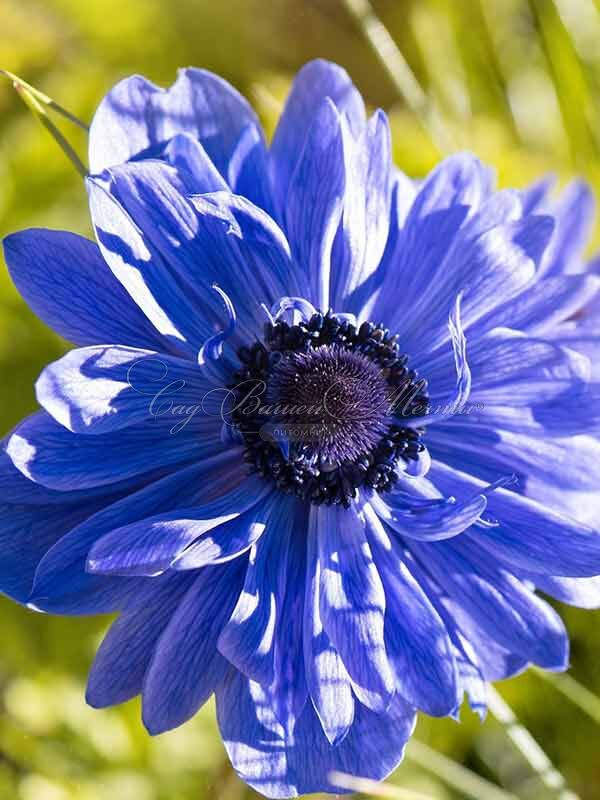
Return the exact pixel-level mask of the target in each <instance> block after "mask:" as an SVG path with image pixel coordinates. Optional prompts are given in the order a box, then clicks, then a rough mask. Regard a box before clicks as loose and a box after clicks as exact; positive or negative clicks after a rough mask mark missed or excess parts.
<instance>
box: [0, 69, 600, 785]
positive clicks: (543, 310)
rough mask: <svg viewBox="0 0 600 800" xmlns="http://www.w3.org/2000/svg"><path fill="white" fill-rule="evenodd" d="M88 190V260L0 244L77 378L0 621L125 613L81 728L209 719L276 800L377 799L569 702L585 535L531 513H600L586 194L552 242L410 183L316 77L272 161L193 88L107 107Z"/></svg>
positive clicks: (34, 446) (348, 99)
mask: <svg viewBox="0 0 600 800" xmlns="http://www.w3.org/2000/svg"><path fill="white" fill-rule="evenodd" d="M90 166H91V170H92V177H90V178H89V179H88V181H87V186H88V191H89V197H90V208H91V215H92V221H93V225H94V230H95V235H96V240H97V244H95V243H92V242H90V241H87V240H86V239H82V238H80V237H78V236H74V235H73V234H69V233H65V232H60V231H48V230H30V231H24V232H22V233H18V234H14V235H12V236H10V237H8V238H7V239H6V240H5V243H4V244H5V253H6V258H7V262H8V265H9V268H10V270H11V274H12V276H13V279H14V281H15V283H16V285H17V287H18V288H19V290H20V291H21V293H22V294H23V296H24V297H25V299H26V300H27V301H28V302H29V304H30V306H31V307H32V309H33V310H34V311H35V312H36V313H37V314H38V315H39V316H40V317H41V318H42V319H43V320H45V321H46V322H47V323H48V324H49V325H51V327H53V328H54V329H55V330H56V331H57V332H58V333H60V334H61V335H62V336H64V337H65V338H66V339H68V340H70V341H71V342H73V343H74V344H75V345H76V349H74V350H72V351H71V352H69V353H68V354H67V355H66V356H64V357H63V358H62V359H60V360H59V361H57V362H56V363H54V364H51V365H50V366H48V367H47V368H46V369H45V370H44V371H43V372H42V374H41V376H40V378H39V380H38V383H37V387H36V388H37V397H38V400H39V402H40V405H41V406H42V409H43V410H42V411H40V412H38V413H37V414H34V415H33V416H31V417H29V418H28V419H26V420H25V421H23V422H22V423H21V424H20V425H19V426H18V427H17V429H16V430H15V431H14V432H13V433H12V434H11V435H10V436H8V437H7V439H6V443H5V452H4V455H3V459H2V464H1V468H2V469H1V475H0V479H1V480H2V485H3V490H4V503H5V505H4V507H3V519H4V528H3V530H2V564H3V566H2V571H1V574H0V577H1V581H0V587H1V588H2V590H3V591H4V592H5V593H7V594H8V595H10V596H11V597H13V598H15V599H16V600H17V601H19V602H22V603H28V604H29V605H30V606H32V607H35V608H37V609H39V610H43V611H46V612H49V613H62V614H87V613H99V612H114V611H119V612H120V616H119V618H118V620H117V621H116V622H115V623H114V624H113V626H112V627H111V629H110V631H109V633H108V635H107V637H106V639H105V640H104V642H103V643H102V645H101V647H100V650H99V652H98V655H97V657H96V660H95V663H94V665H93V667H92V671H91V675H90V679H89V685H88V693H87V696H88V701H89V702H90V703H91V704H92V705H94V706H99V707H102V706H108V705H112V704H115V703H120V702H123V701H124V700H127V699H129V698H130V697H133V696H135V695H137V694H140V693H141V695H142V702H143V718H144V722H145V724H146V726H147V728H148V730H149V731H150V732H151V733H160V732H161V731H165V730H168V729H170V728H173V727H175V726H177V725H180V724H181V723H183V722H184V721H186V720H187V719H189V718H190V717H191V716H193V715H194V714H195V713H196V711H197V710H198V708H200V706H201V705H202V704H203V703H204V702H206V700H207V699H208V698H209V697H210V696H211V695H212V694H213V693H214V694H216V701H217V714H218V719H219V725H220V728H221V733H222V736H223V739H224V742H225V745H226V747H227V751H228V753H229V756H230V758H231V760H232V762H233V765H234V767H235V769H236V770H237V772H238V773H239V774H240V775H241V776H242V778H244V780H246V781H247V782H248V783H250V784H251V785H252V786H254V787H256V788H257V789H258V791H260V792H262V793H263V794H265V795H267V796H270V797H292V796H297V795H299V794H303V793H307V792H312V791H332V792H337V791H339V790H338V788H337V787H336V786H335V785H333V784H332V783H331V777H330V776H331V774H332V773H333V772H334V771H336V770H337V771H342V772H351V773H354V774H356V775H360V776H362V777H369V778H375V779H380V778H383V777H384V776H385V775H387V774H388V773H389V772H390V771H391V770H392V769H393V768H394V767H395V766H396V765H397V764H398V762H399V761H400V760H401V758H402V753H403V750H404V746H405V744H406V742H407V740H408V738H409V737H410V735H411V732H412V730H413V726H414V720H415V714H416V712H417V711H419V710H421V711H424V712H426V713H428V714H432V715H435V716H444V715H455V716H456V715H458V713H459V708H460V706H461V703H462V700H463V696H464V695H466V696H467V698H468V700H469V702H470V704H471V706H472V707H473V708H474V709H475V710H477V711H478V712H479V713H480V714H482V715H483V714H484V713H485V684H486V682H487V681H491V680H496V679H500V678H504V677H507V676H509V675H513V674H515V673H516V672H518V671H520V670H522V669H523V668H524V667H525V666H526V665H527V664H529V663H534V664H538V665H539V666H541V667H544V668H547V669H551V670H560V669H565V668H566V666H567V663H568V640H567V636H566V632H565V629H564V627H563V624H562V622H561V620H560V618H559V617H558V615H557V613H556V612H555V611H554V610H553V609H552V608H551V607H550V606H549V605H547V604H546V603H545V602H544V600H542V599H541V598H540V596H539V595H538V594H537V593H536V589H539V590H541V591H543V592H545V593H548V594H550V595H554V596H557V597H559V598H562V599H568V600H569V601H570V602H573V603H575V604H580V605H586V606H591V605H594V604H600V585H599V580H598V578H596V577H595V576H597V575H598V574H599V573H600V534H599V533H598V532H597V531H596V530H592V529H591V528H589V527H588V526H587V525H585V524H583V523H582V522H578V521H576V520H574V519H572V518H571V517H569V516H568V515H566V514H564V513H563V512H562V511H560V510H556V509H555V508H554V506H553V501H552V502H550V494H548V492H550V490H552V491H554V490H555V489H556V487H562V489H573V490H577V491H580V490H592V489H593V490H596V489H597V487H598V485H599V484H600V443H599V442H598V440H597V439H596V438H594V436H593V435H590V434H593V433H595V432H596V430H597V421H598V420H597V416H598V415H597V404H596V403H595V402H594V398H595V392H596V389H595V388H594V387H595V384H594V383H593V381H592V376H591V368H590V359H589V358H588V356H587V354H586V352H584V349H583V348H579V347H578V346H577V344H576V343H575V342H574V341H573V337H571V336H570V334H569V331H570V330H571V329H570V328H569V327H568V326H569V322H568V320H570V319H573V318H574V316H576V314H577V312H578V310H579V309H580V308H582V307H583V306H584V305H586V304H587V303H588V302H590V301H591V299H592V297H593V296H594V295H595V294H596V293H597V291H598V279H597V278H596V277H595V276H593V275H590V274H583V273H580V272H578V271H574V270H573V268H572V265H573V264H575V263H576V262H578V261H579V260H580V253H581V248H582V246H583V242H582V238H583V236H582V235H580V229H579V227H577V226H578V224H579V222H578V221H579V220H580V219H581V215H579V214H578V211H577V209H578V203H581V202H583V201H582V200H581V197H583V195H584V194H585V190H583V189H577V190H575V194H574V195H569V196H567V199H566V201H565V202H564V204H563V207H562V208H552V207H548V208H546V207H545V206H540V196H541V194H542V192H541V190H540V188H539V187H534V188H532V189H531V190H529V191H525V192H519V191H502V192H495V191H494V188H493V175H492V173H491V171H490V170H489V169H488V168H487V167H485V166H484V165H482V164H481V163H480V162H479V161H478V160H477V159H476V158H475V157H473V156H471V155H469V154H458V155H455V156H452V157H450V158H448V159H446V160H445V161H443V162H442V163H441V164H440V165H439V166H438V167H437V168H436V169H435V170H433V172H432V173H431V174H430V175H429V176H427V178H426V179H425V180H423V181H422V182H421V183H420V184H417V183H414V182H413V181H411V180H409V179H408V178H406V177H405V176H404V175H402V174H401V173H400V172H399V171H398V170H396V169H395V168H394V167H393V165H392V161H391V154H390V134H389V129H388V123H387V120H386V117H385V115H384V114H383V113H382V112H377V113H376V114H375V115H374V116H372V117H371V118H370V119H367V118H366V117H365V111H364V107H363V103H362V100H361V98H360V95H359V94H358V92H357V90H356V89H355V88H354V86H353V85H352V83H351V82H350V80H349V78H348V76H347V75H346V73H345V72H344V71H343V70H342V69H340V68H339V67H336V66H334V65H331V64H328V63H325V62H321V61H316V62H313V63H311V64H308V65H307V66H306V67H305V68H304V69H303V70H302V71H301V72H300V73H299V75H298V76H297V78H296V81H295V83H294V86H293V88H292V91H291V93H290V96H289V98H288V101H287V103H286V106H285V109H284V111H283V114H282V116H281V120H280V122H279V125H278V127H277V130H276V133H275V136H274V138H273V141H272V143H271V145H270V146H267V144H266V142H265V139H264V137H263V134H262V132H261V128H260V125H259V122H258V120H257V118H256V116H255V114H254V113H253V111H252V110H251V108H250V107H249V105H248V104H247V102H246V101H245V100H244V99H243V98H242V97H241V96H240V95H239V94H238V93H237V92H236V91H235V90H234V89H232V88H231V87H230V86H229V85H228V84H226V83H225V82H224V81H222V80H221V79H220V78H218V77H216V76H214V75H212V74H210V73H207V72H204V71H202V70H194V69H188V70H184V71H182V72H181V73H180V75H179V77H178V79H177V81H176V83H175V84H174V85H173V86H172V87H171V88H170V89H169V90H166V91H165V90H162V89H159V88H157V87H155V86H154V85H152V84H151V83H149V82H148V81H146V80H144V79H143V78H139V77H134V78H130V79H128V80H125V81H123V82H122V83H120V84H118V85H117V86H116V87H115V88H114V89H113V90H112V91H111V92H110V93H109V94H108V95H107V97H106V98H105V99H104V100H103V101H102V103H101V105H100V107H99V109H98V111H97V113H96V116H95V118H94V121H93V124H92V127H91V131H90ZM573 197H574V199H573ZM585 198H587V195H585ZM587 202H588V201H587V199H585V203H587ZM586 207H587V206H586ZM540 209H542V210H540ZM574 226H575V227H574ZM565 326H566V327H565ZM536 486H537V487H538V488H537V489H535V487H536ZM531 487H534V489H533V490H531ZM539 487H542V489H540V488H539ZM536 498H537V499H536Z"/></svg>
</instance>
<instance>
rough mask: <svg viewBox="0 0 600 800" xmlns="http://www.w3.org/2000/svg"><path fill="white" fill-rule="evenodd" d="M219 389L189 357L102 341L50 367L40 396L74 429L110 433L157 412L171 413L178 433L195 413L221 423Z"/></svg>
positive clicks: (51, 411) (169, 417)
mask: <svg viewBox="0 0 600 800" xmlns="http://www.w3.org/2000/svg"><path fill="white" fill-rule="evenodd" d="M213 388H214V387H213V386H212V385H211V384H210V383H209V382H208V381H207V379H206V377H205V375H204V374H203V372H202V371H201V370H200V369H199V367H197V366H196V365H194V364H193V363H191V362H189V361H185V360H183V359H180V358H175V357H173V356H168V355H163V354H161V353H156V352H152V351H149V350H140V349H137V348H132V347H108V346H96V347H86V348H81V349H79V350H72V351H71V352H70V353H67V355H66V356H63V357H62V358H61V359H59V360H58V361H55V362H54V363H53V364H51V365H50V366H48V367H46V368H45V369H44V371H43V372H42V374H41V376H40V377H39V378H38V381H37V383H36V395H37V399H38V402H39V403H40V405H42V406H43V407H44V408H45V409H46V411H47V412H48V413H49V414H51V415H52V417H53V418H54V419H55V420H56V421H57V422H59V423H60V424H61V425H62V426H63V427H65V428H68V429H69V430H70V431H73V432H74V433H92V434H101V433H107V432H110V431H114V430H119V429H120V428H125V427H128V426H130V425H133V424H136V423H141V422H143V421H144V420H145V419H148V418H153V417H165V418H166V419H167V420H169V421H170V423H171V425H172V428H173V429H174V433H175V432H176V431H177V430H178V429H180V428H181V427H185V425H186V424H187V423H188V422H189V421H190V418H191V416H194V417H196V423H197V422H199V421H201V420H203V421H204V422H205V423H206V424H207V425H216V424H220V419H219V418H218V417H219V402H218V401H219V399H220V400H221V402H222V401H223V395H221V396H220V398H217V396H216V394H217V393H211V390H212V389H213ZM213 398H214V400H213ZM178 409H181V411H180V412H178ZM177 412H178V413H177ZM184 412H185V413H184ZM190 415H191V416H190Z"/></svg>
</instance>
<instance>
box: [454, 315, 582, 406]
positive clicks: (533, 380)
mask: <svg viewBox="0 0 600 800" xmlns="http://www.w3.org/2000/svg"><path fill="white" fill-rule="evenodd" d="M469 366H470V367H471V373H472V379H473V388H472V391H471V396H470V398H469V399H470V401H471V402H472V403H473V404H476V405H483V409H482V411H483V412H484V413H485V411H486V406H491V405H495V406H499V405H503V404H506V405H507V406H511V407H514V406H515V405H518V406H528V405H532V406H537V405H541V404H543V403H545V402H548V401H549V400H554V399H556V398H557V397H560V395H562V394H563V393H564V392H565V391H571V392H575V391H576V390H577V388H578V386H579V388H580V389H582V390H583V388H584V387H583V384H584V383H585V382H586V381H588V380H589V377H590V365H589V361H588V359H587V357H586V356H582V355H580V354H579V353H577V352H576V351H574V350H572V349H569V348H566V347H562V346H561V345H560V344H559V343H555V342H548V341H545V340H543V339H538V338H533V337H531V336H526V335H524V334H518V333H516V332H514V331H500V330H497V331H495V332H494V333H493V334H488V336H486V337H485V338H483V339H481V340H478V341H476V342H475V344H474V345H473V346H471V347H469Z"/></svg>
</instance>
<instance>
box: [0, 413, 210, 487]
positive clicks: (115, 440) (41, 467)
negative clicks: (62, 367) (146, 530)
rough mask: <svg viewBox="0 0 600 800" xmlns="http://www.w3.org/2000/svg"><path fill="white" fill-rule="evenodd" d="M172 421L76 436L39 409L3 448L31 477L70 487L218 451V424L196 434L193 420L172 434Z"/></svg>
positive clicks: (164, 419) (105, 482)
mask: <svg viewBox="0 0 600 800" xmlns="http://www.w3.org/2000/svg"><path fill="white" fill-rule="evenodd" d="M172 422H173V420H172V419H168V418H167V417H158V418H153V419H148V420H145V421H144V422H142V423H138V424H136V425H131V426H130V427H128V428H124V429H123V430H117V431H113V432H111V433H104V434H101V435H98V436H80V435H78V434H75V433H71V431H68V430H67V429H66V428H63V427H62V426H61V425H59V424H58V423H57V422H55V421H54V420H53V419H52V418H51V417H50V416H49V415H48V414H46V413H45V412H39V413H37V414H34V415H33V416H31V417H29V418H28V419H26V420H24V421H23V422H22V423H21V424H20V425H19V426H18V427H17V428H16V430H15V431H14V432H13V433H12V435H11V436H10V438H9V440H8V443H7V444H6V452H7V453H8V455H9V456H10V458H11V460H12V462H13V464H14V465H15V466H16V467H17V469H19V470H20V471H21V472H22V473H23V474H24V475H26V476H27V477H28V478H30V479H31V480H33V481H36V482H39V483H41V484H43V485H44V486H48V487H50V488H51V489H60V490H70V489H83V488H88V487H94V486H102V485H108V484H111V483H116V482H117V481H120V480H123V479H125V478H130V477H133V476H136V475H145V474H146V473H149V472H151V471H153V470H156V469H158V468H165V467H167V466H170V465H175V464H181V463H182V462H188V461H189V460H190V459H191V458H202V457H205V456H206V455H208V454H212V453H214V452H216V451H219V450H221V449H222V445H221V444H220V439H219V426H218V425H214V426H212V427H211V428H208V429H207V428H206V426H200V430H203V433H204V435H203V436H202V437H200V436H199V435H198V430H199V428H198V427H197V425H195V424H193V421H192V423H190V424H189V425H187V426H186V427H184V428H182V429H181V430H179V431H178V432H176V433H174V434H172V433H171V428H172ZM213 428H214V430H213Z"/></svg>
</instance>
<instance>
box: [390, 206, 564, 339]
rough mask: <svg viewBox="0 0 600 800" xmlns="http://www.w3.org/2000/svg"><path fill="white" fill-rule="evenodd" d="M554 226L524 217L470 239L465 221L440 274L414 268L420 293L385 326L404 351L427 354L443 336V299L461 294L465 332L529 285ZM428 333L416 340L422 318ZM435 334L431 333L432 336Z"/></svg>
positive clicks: (445, 301) (445, 310)
mask: <svg viewBox="0 0 600 800" xmlns="http://www.w3.org/2000/svg"><path fill="white" fill-rule="evenodd" d="M553 225H554V222H553V220H552V217H548V216H530V217H524V218H522V219H520V220H516V221H513V222H507V223H505V224H503V225H497V226H496V227H493V228H491V229H490V230H488V231H486V232H485V233H483V234H481V235H479V236H471V232H470V227H469V224H468V223H467V224H466V225H465V228H464V231H463V232H461V233H460V234H459V235H458V236H457V237H456V240H455V241H454V243H453V246H452V248H451V249H450V250H449V252H448V253H447V255H446V258H445V259H444V261H443V264H442V266H441V267H440V273H439V274H438V275H437V276H435V277H434V276H433V275H431V274H428V273H426V272H423V271H422V267H421V266H420V267H419V269H418V270H416V271H417V272H418V274H419V276H420V279H421V283H420V294H419V296H418V298H416V299H415V303H414V305H413V306H412V307H411V308H410V309H409V310H408V311H407V312H406V314H404V315H403V317H402V318H400V317H399V316H396V317H394V320H393V321H392V322H391V323H390V327H392V328H394V329H398V330H402V331H404V337H405V339H404V341H405V345H404V346H405V347H406V349H407V351H408V352H416V353H418V352H433V351H435V349H436V348H437V347H438V346H439V345H440V344H441V343H442V342H443V341H445V340H446V339H447V338H448V334H447V331H446V327H445V318H446V316H447V314H448V307H449V300H448V298H452V297H456V295H457V294H458V293H459V292H462V291H464V298H463V302H462V318H463V326H464V328H465V330H468V328H469V326H471V325H473V324H474V323H475V322H477V320H479V319H481V318H482V317H484V316H485V314H487V312H488V311H490V310H491V309H493V308H494V307H495V306H498V305H500V304H502V303H504V302H506V301H509V300H511V299H512V298H513V297H515V296H516V295H518V294H519V292H520V291H521V290H522V289H523V288H524V287H525V286H526V285H527V284H528V283H529V281H531V279H532V278H533V277H534V275H535V271H536V267H537V265H538V264H539V261H540V259H541V257H542V254H543V252H544V248H545V247H546V245H547V244H548V241H549V240H550V236H551V234H552V229H553ZM424 318H426V319H427V320H428V322H427V325H428V329H429V330H430V331H431V334H430V335H429V336H428V337H427V342H426V343H423V341H422V338H423V337H422V320H423V319H424ZM436 331H438V332H437V335H436Z"/></svg>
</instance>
